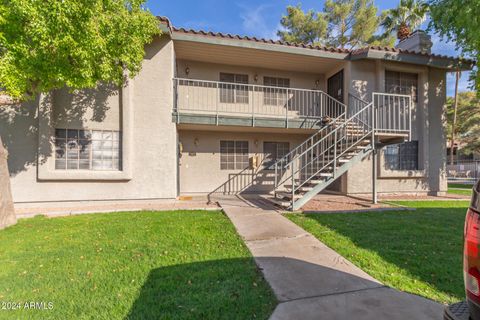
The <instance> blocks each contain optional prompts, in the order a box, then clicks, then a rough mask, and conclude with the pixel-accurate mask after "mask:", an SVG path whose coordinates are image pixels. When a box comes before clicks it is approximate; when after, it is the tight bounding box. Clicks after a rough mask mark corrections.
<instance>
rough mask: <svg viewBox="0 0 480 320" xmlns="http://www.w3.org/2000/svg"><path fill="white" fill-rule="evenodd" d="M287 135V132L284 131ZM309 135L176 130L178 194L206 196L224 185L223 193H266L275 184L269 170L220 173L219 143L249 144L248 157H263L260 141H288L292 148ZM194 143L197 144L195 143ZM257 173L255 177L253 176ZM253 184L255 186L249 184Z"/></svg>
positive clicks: (261, 158) (225, 171) (261, 142)
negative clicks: (177, 139) (180, 150)
mask: <svg viewBox="0 0 480 320" xmlns="http://www.w3.org/2000/svg"><path fill="white" fill-rule="evenodd" d="M285 131H286V132H288V130H285ZM307 137H308V135H300V134H289V133H283V134H282V133H268V132H249V131H248V129H246V130H245V131H244V132H238V131H237V132H217V131H193V130H192V131H191V130H181V131H179V140H180V143H181V145H182V153H181V158H180V160H179V169H180V193H181V194H191V193H209V192H212V191H214V190H215V189H217V188H219V187H221V186H222V185H224V184H225V183H226V182H227V181H229V179H232V180H230V182H228V183H227V184H225V188H226V189H223V188H220V189H219V190H221V191H222V192H223V190H227V191H228V190H236V191H240V190H242V191H244V192H268V191H271V190H272V186H273V183H274V179H275V177H274V175H273V174H272V173H273V172H274V171H269V170H257V171H252V170H246V171H243V172H242V174H241V175H238V174H239V173H240V172H241V171H242V170H220V140H237V141H238V140H241V141H248V148H249V157H253V156H258V157H259V160H260V161H262V160H263V158H264V153H263V142H265V141H267V142H289V143H290V148H293V147H295V146H297V145H298V144H300V143H301V142H303V141H304V140H305V139H306V138H307ZM195 141H197V144H195ZM254 172H256V173H257V175H255V176H253V175H252V174H253V173H254ZM252 181H255V183H253V184H252Z"/></svg>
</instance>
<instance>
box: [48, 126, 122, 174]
mask: <svg viewBox="0 0 480 320" xmlns="http://www.w3.org/2000/svg"><path fill="white" fill-rule="evenodd" d="M54 145H55V152H54V157H53V158H54V159H53V160H54V169H55V171H65V172H78V171H88V172H119V171H122V133H121V131H117V130H91V129H83V128H82V129H72V128H55V129H54ZM95 145H98V146H99V147H97V148H95ZM80 146H83V149H84V150H87V152H86V153H84V154H83V157H82V151H81V147H80ZM87 146H88V147H87ZM69 148H70V149H69ZM62 152H63V156H61V157H59V154H61V153H62ZM75 153H76V155H75ZM95 154H97V155H95ZM109 154H110V155H109ZM98 155H100V158H98ZM70 157H72V158H71V160H70ZM99 161H100V163H101V165H100V166H98V162H99ZM109 161H110V163H111V165H110V166H107V167H106V166H105V165H104V163H107V164H108V162H109ZM95 162H97V164H95Z"/></svg>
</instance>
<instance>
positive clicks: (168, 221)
mask: <svg viewBox="0 0 480 320" xmlns="http://www.w3.org/2000/svg"><path fill="white" fill-rule="evenodd" d="M0 266H1V267H0V302H1V301H5V302H6V301H9V302H20V303H21V304H22V306H23V303H24V302H30V301H36V302H42V301H43V302H52V303H53V309H52V310H16V311H7V310H1V309H0V318H2V319H12V318H15V319H20V318H21V319H27V318H28V319H92V318H95V319H253V318H256V319H267V318H268V317H269V315H270V314H271V312H272V310H273V308H274V307H275V305H276V301H275V298H274V296H273V294H272V293H271V291H270V289H269V287H268V284H267V283H266V282H265V281H264V280H263V278H262V276H261V273H260V272H259V271H258V270H257V268H256V266H255V264H254V261H253V259H252V257H251V255H250V253H249V251H248V250H247V248H246V247H245V245H244V244H243V242H242V241H241V239H240V238H239V236H238V235H237V234H236V232H235V230H234V228H233V226H232V225H231V223H230V222H229V220H228V219H227V218H226V217H225V216H224V215H223V214H222V213H221V212H219V211H215V212H212V211H172V212H139V213H111V214H95V215H83V216H75V217H65V218H55V219H48V218H45V217H35V218H33V219H25V220H20V221H19V223H18V224H17V225H16V226H13V227H10V228H7V229H5V230H3V231H0ZM0 308H1V306H0Z"/></svg>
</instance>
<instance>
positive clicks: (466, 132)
mask: <svg viewBox="0 0 480 320" xmlns="http://www.w3.org/2000/svg"><path fill="white" fill-rule="evenodd" d="M456 114H457V115H456V118H457V119H456V124H455V137H454V139H455V142H457V143H458V145H459V146H461V147H462V152H463V153H464V154H467V155H468V154H472V153H480V139H479V138H478V137H480V99H479V98H478V96H477V94H476V92H473V91H468V92H460V93H458V98H457V110H456ZM454 118H455V98H448V100H447V127H446V129H447V133H448V134H449V136H452V130H453V122H454ZM450 142H451V141H450Z"/></svg>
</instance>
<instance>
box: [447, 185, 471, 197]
mask: <svg viewBox="0 0 480 320" xmlns="http://www.w3.org/2000/svg"><path fill="white" fill-rule="evenodd" d="M472 188H473V185H471V184H460V183H449V184H448V193H450V194H459V195H464V196H471V195H472Z"/></svg>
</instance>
